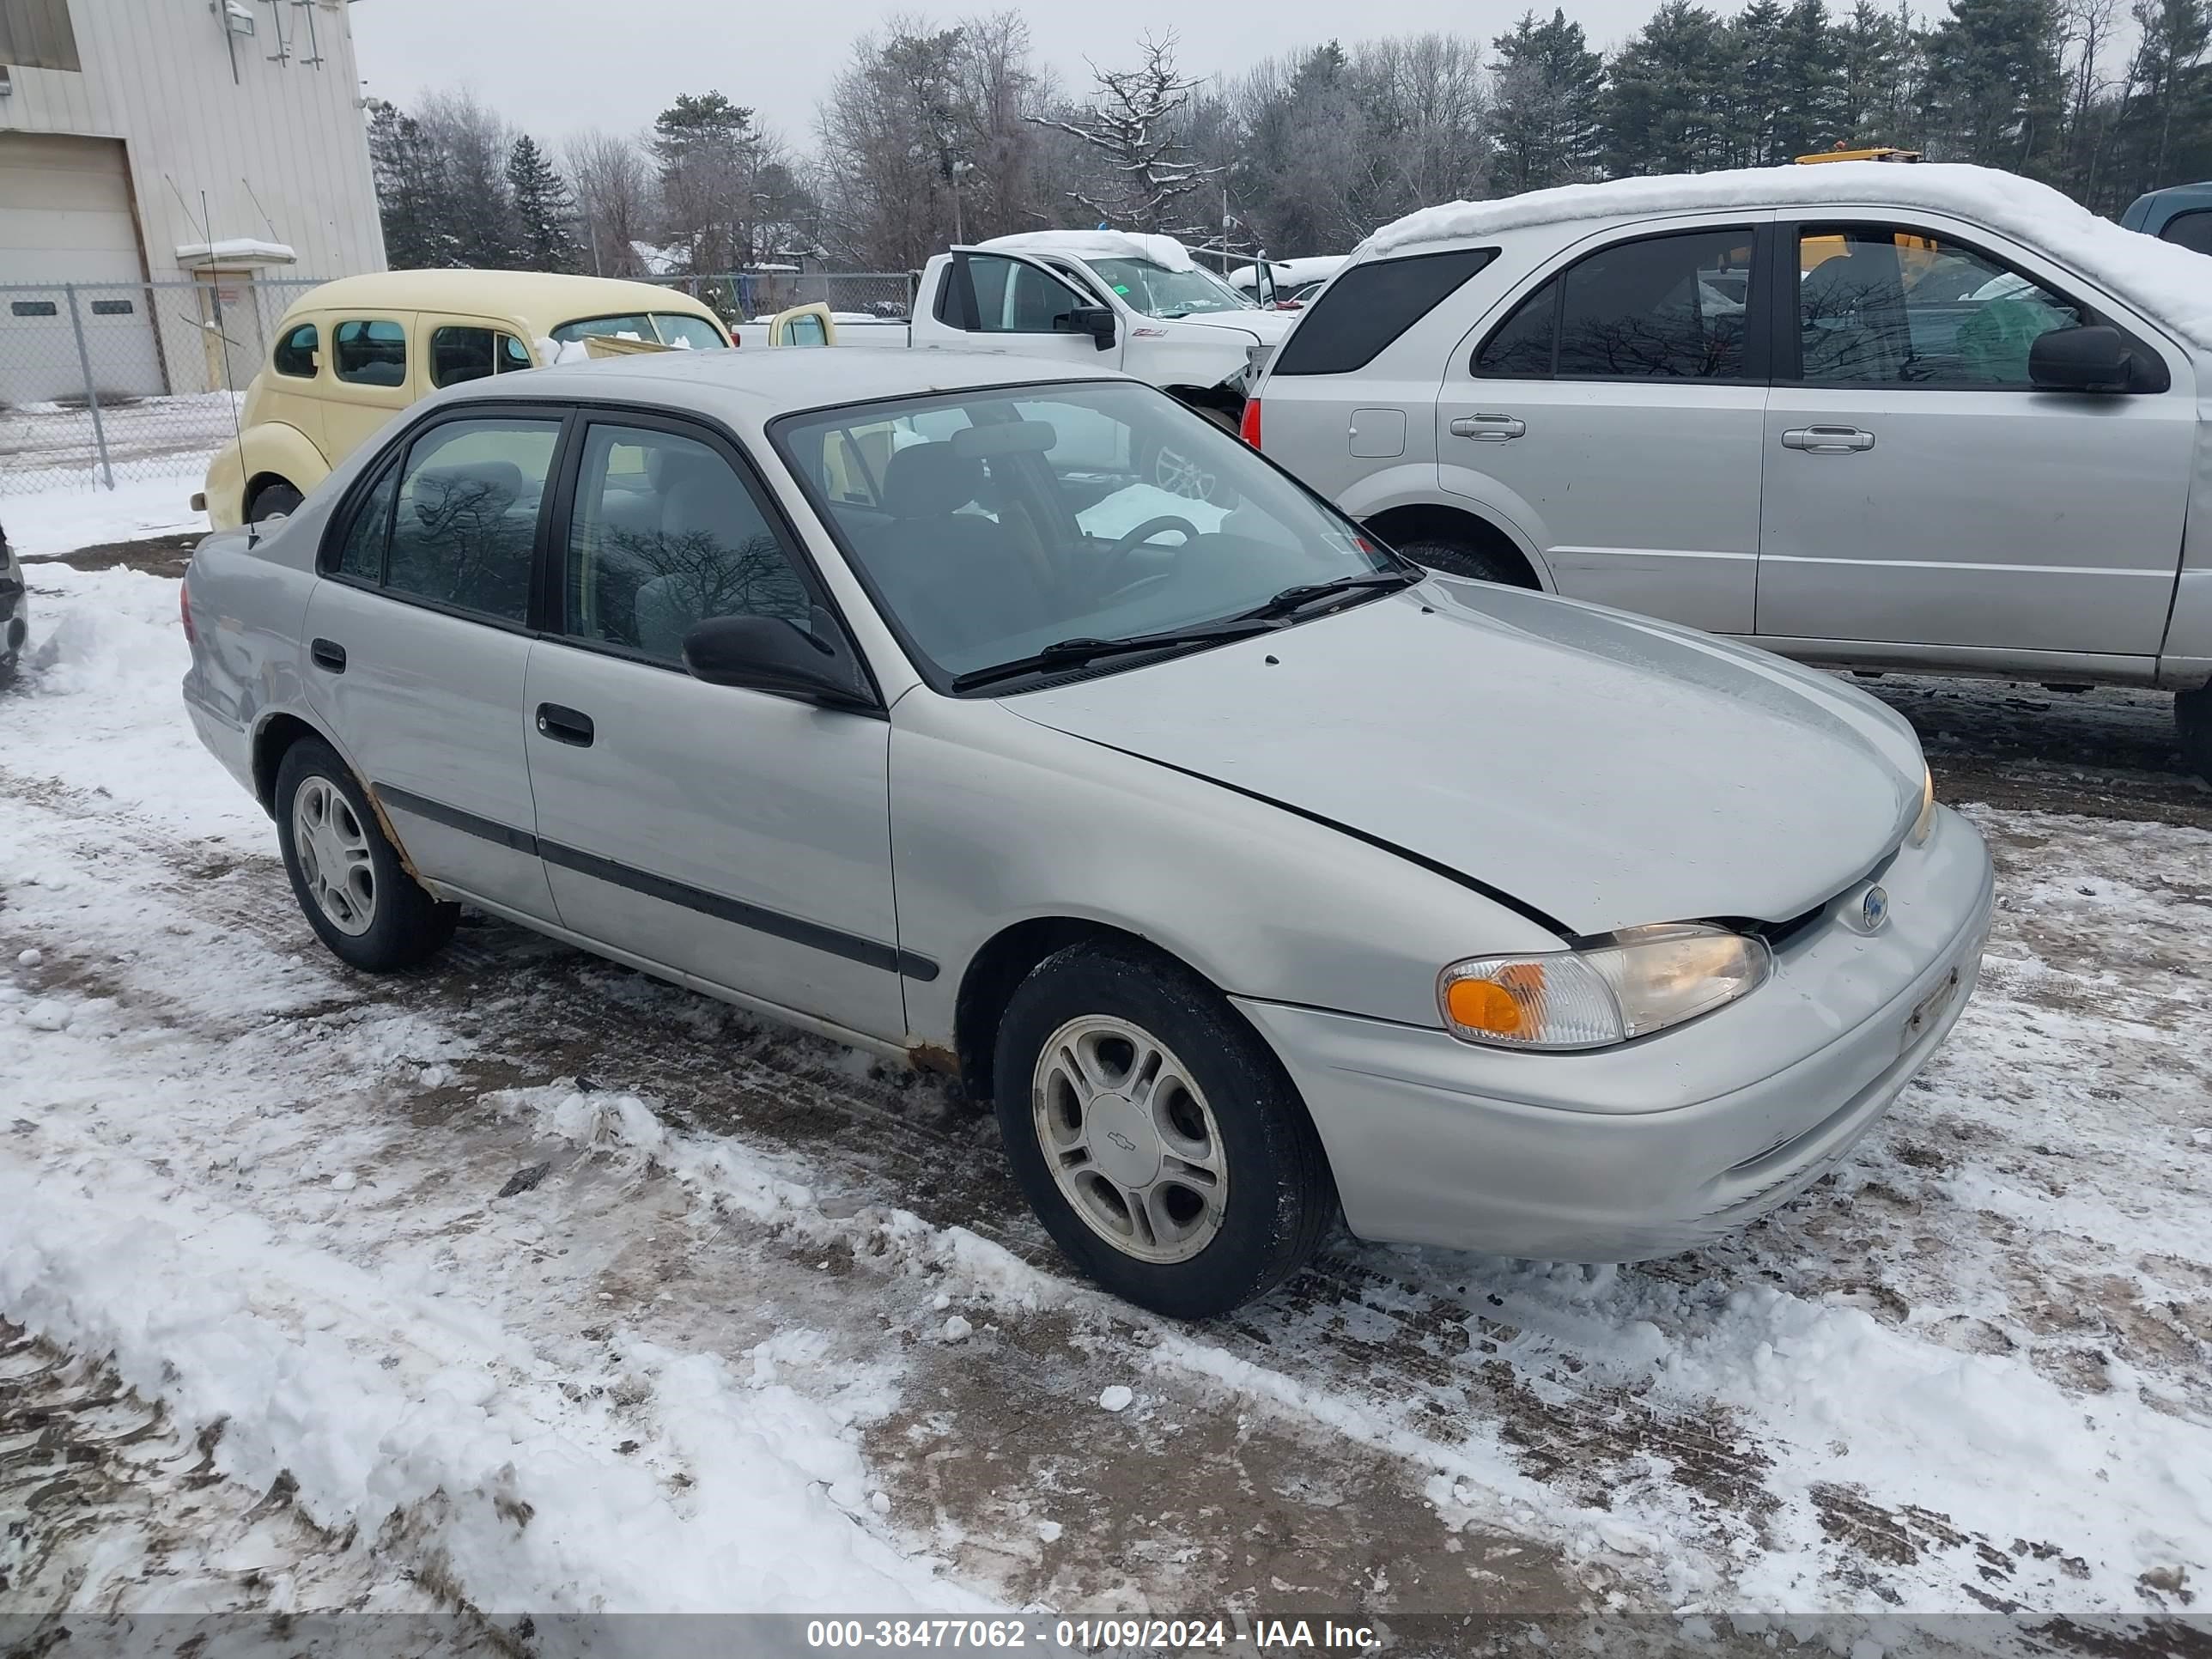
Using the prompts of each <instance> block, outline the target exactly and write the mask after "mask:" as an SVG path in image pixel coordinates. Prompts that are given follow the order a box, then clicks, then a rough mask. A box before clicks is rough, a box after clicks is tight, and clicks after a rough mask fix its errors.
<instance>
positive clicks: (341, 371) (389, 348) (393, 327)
mask: <svg viewBox="0 0 2212 1659" xmlns="http://www.w3.org/2000/svg"><path fill="white" fill-rule="evenodd" d="M331 346H332V348H333V349H334V350H335V352H336V355H337V362H336V364H335V366H334V367H335V368H336V371H337V377H338V379H340V380H345V381H348V382H349V383H351V384H352V385H354V386H404V385H406V384H407V331H406V330H405V329H404V328H402V327H400V325H398V324H397V323H340V324H339V325H337V327H336V328H334V329H332V330H331Z"/></svg>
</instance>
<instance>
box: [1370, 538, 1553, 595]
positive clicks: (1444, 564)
mask: <svg viewBox="0 0 2212 1659" xmlns="http://www.w3.org/2000/svg"><path fill="white" fill-rule="evenodd" d="M1394 545H1395V547H1396V548H1397V550H1398V551H1399V552H1401V553H1402V554H1404V555H1405V556H1407V558H1409V559H1411V560H1412V561H1413V562H1414V563H1415V564H1418V565H1425V566H1426V567H1427V568H1429V569H1431V570H1436V571H1441V572H1442V573H1443V574H1445V575H1447V576H1471V577H1473V578H1474V580H1477V581H1481V582H1497V583H1498V584H1500V585H1501V586H1506V587H1528V586H1531V585H1532V584H1531V583H1530V582H1529V580H1528V568H1527V567H1526V566H1524V565H1523V564H1522V562H1520V560H1518V559H1517V558H1515V557H1514V556H1511V555H1510V554H1507V553H1501V552H1499V551H1498V550H1497V549H1496V548H1492V547H1476V546H1474V545H1473V544H1469V543H1467V542H1455V541H1447V540H1445V539H1444V538H1442V537H1435V536H1423V537H1420V538H1417V539H1415V540H1413V541H1406V542H1398V543H1395V544H1394Z"/></svg>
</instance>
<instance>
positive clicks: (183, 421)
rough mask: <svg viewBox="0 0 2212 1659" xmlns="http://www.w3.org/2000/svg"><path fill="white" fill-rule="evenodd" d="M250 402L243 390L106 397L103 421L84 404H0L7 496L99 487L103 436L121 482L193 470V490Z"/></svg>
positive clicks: (2, 485)
mask: <svg viewBox="0 0 2212 1659" xmlns="http://www.w3.org/2000/svg"><path fill="white" fill-rule="evenodd" d="M244 402H245V392H243V390H241V391H240V392H235V393H233V392H193V393H189V394H186V395H184V396H181V397H174V398H123V399H120V400H117V401H110V402H106V403H103V404H101V405H100V421H99V424H98V426H97V428H95V427H94V422H93V416H92V410H90V409H89V408H88V407H86V406H84V405H82V404H0V469H4V474H0V477H3V478H4V482H0V496H6V495H24V494H30V493H44V492H47V491H56V490H72V489H74V490H87V489H94V488H96V487H97V486H98V480H99V477H100V470H99V469H100V441H102V440H103V439H104V440H105V441H106V446H107V458H108V464H109V465H110V466H112V468H113V469H114V472H115V477H116V480H117V482H118V483H126V484H127V483H131V482H134V481H143V480H147V479H162V480H173V479H176V478H185V477H188V478H190V479H191V480H192V482H191V483H189V484H186V485H185V492H184V493H185V494H186V495H190V494H191V492H192V490H194V489H197V488H198V481H199V478H200V477H201V475H202V474H204V472H205V471H207V458H208V457H209V455H210V454H211V453H214V452H215V451H216V449H219V448H220V447H222V445H223V444H225V443H227V442H228V441H231V439H232V438H233V437H234V435H235V433H236V425H235V422H236V411H237V410H238V409H239V407H240V405H241V404H243V403H244ZM171 488H172V489H174V485H173V484H172V485H171Z"/></svg>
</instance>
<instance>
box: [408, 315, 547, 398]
mask: <svg viewBox="0 0 2212 1659" xmlns="http://www.w3.org/2000/svg"><path fill="white" fill-rule="evenodd" d="M529 367H530V349H529V348H528V347H527V346H526V345H524V344H523V343H522V342H521V341H520V340H518V339H516V338H515V337H514V336H513V335H512V334H502V333H501V332H500V331H498V330H496V329H489V328H465V327H459V326H456V325H447V326H446V327H443V328H441V329H439V330H437V331H435V332H434V333H433V334H432V335H431V336H430V384H431V385H432V386H453V385H455V384H457V383H459V381H462V380H483V378H484V377H485V376H486V375H488V374H512V373H513V371H515V370H516V369H519V368H529Z"/></svg>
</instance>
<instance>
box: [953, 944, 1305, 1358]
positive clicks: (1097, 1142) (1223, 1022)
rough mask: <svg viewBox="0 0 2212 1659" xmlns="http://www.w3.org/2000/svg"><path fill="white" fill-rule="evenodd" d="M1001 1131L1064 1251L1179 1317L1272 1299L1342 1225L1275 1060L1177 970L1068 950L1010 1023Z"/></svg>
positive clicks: (1002, 1061)
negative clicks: (1335, 1225) (1335, 1223)
mask: <svg viewBox="0 0 2212 1659" xmlns="http://www.w3.org/2000/svg"><path fill="white" fill-rule="evenodd" d="M994 1077H995V1078H996V1079H997V1096H998V1099H997V1109H998V1116H999V1127H1000V1133H1001V1135H1002V1137H1003V1138H1004V1139H1005V1142H1006V1156H1007V1158H1008V1160H1009V1161H1010V1162H1011V1163H1012V1165H1013V1170H1014V1176H1015V1178H1016V1179H1017V1180H1018V1182H1020V1183H1021V1187H1022V1190H1023V1192H1024V1194H1026V1195H1027V1197H1028V1199H1029V1200H1030V1206H1031V1207H1032V1208H1033V1209H1034V1210H1035V1211H1036V1214H1037V1218H1038V1219H1039V1220H1040V1221H1042V1223H1043V1224H1044V1227H1045V1231H1047V1232H1048V1233H1050V1234H1051V1235H1052V1238H1053V1242H1054V1243H1056V1244H1058V1245H1059V1246H1060V1249H1061V1250H1062V1251H1063V1252H1064V1253H1065V1254H1066V1255H1067V1257H1068V1259H1069V1260H1070V1261H1073V1263H1074V1264H1075V1265H1076V1266H1077V1267H1079V1268H1081V1269H1082V1270H1083V1272H1084V1273H1085V1274H1087V1275H1088V1276H1089V1277H1090V1278H1091V1279H1095V1280H1097V1282H1098V1283H1099V1284H1100V1285H1103V1286H1104V1287H1105V1288H1106V1289H1108V1290H1109V1291H1113V1292H1114V1294H1115V1295H1116V1296H1119V1297H1122V1298H1123V1299H1124V1300H1126V1301H1129V1302H1133V1303H1135V1304H1137V1305H1138V1306H1139V1307H1142V1308H1149V1309H1151V1310H1152V1311H1153V1312H1155V1313H1161V1314H1166V1315H1168V1316H1170V1317H1173V1318H1177V1319H1202V1318H1206V1317H1208V1316H1212V1315H1215V1314H1223V1313H1227V1312H1228V1311H1230V1310H1231V1309H1233V1308H1237V1307H1239V1306H1241V1305H1243V1304H1244V1303H1247V1302H1249V1301H1251V1300H1253V1299H1254V1298H1255V1297H1261V1296H1265V1295H1266V1294H1267V1292H1268V1291H1272V1290H1273V1289H1274V1288H1275V1286H1276V1285H1279V1284H1281V1283H1282V1282H1283V1280H1284V1279H1287V1278H1289V1277H1290V1275H1291V1273H1295V1272H1296V1271H1297V1269H1298V1268H1299V1267H1303V1266H1304V1264H1305V1263H1306V1261H1308V1260H1310V1258H1311V1256H1312V1255H1313V1254H1314V1251H1315V1250H1316V1249H1317V1248H1319V1246H1320V1243H1321V1240H1322V1235H1323V1234H1324V1233H1325V1232H1326V1231H1328V1225H1329V1224H1330V1222H1331V1221H1332V1220H1333V1219H1334V1217H1335V1214H1336V1189H1335V1187H1334V1183H1333V1182H1331V1180H1330V1178H1329V1172H1328V1159H1327V1158H1326V1156H1325V1155H1324V1153H1323V1152H1322V1146H1321V1140H1320V1137H1319V1136H1317V1135H1316V1133H1314V1127H1313V1123H1312V1121H1311V1120H1310V1118H1308V1116H1307V1115H1306V1110H1305V1106H1304V1103H1303V1102H1301V1101H1300V1100H1299V1098H1298V1095H1297V1090H1296V1089H1295V1088H1294V1087H1293V1086H1292V1085H1291V1080H1290V1079H1289V1077H1288V1076H1287V1075H1286V1074H1285V1073H1284V1071H1283V1068H1282V1066H1281V1064H1280V1063H1279V1061H1278V1060H1276V1058H1275V1056H1274V1054H1273V1051H1271V1050H1270V1049H1269V1048H1267V1045H1266V1044H1265V1043H1264V1042H1261V1039H1260V1037H1259V1036H1258V1034H1257V1033H1255V1031H1253V1030H1252V1029H1251V1028H1250V1027H1249V1025H1247V1024H1244V1022H1243V1020H1241V1019H1240V1018H1237V1013H1236V1012H1235V1011H1234V1010H1233V1009H1232V1008H1231V1007H1230V1006H1229V1005H1228V1003H1227V1002H1226V1001H1225V1000H1223V998H1222V996H1221V994H1219V993H1218V991H1216V990H1214V988H1213V987H1212V986H1210V985H1208V984H1206V982H1205V981H1203V980H1200V979H1199V978H1198V977H1196V976H1195V975H1193V974H1191V973H1189V972H1188V970H1186V969H1183V968H1182V966H1180V964H1178V963H1174V962H1171V961H1169V960H1168V959H1166V958H1164V957H1160V956H1158V955H1156V954H1154V953H1153V952H1152V951H1146V950H1144V949H1143V948H1141V947H1139V946H1135V945H1122V944H1096V943H1086V944H1081V945H1070V946H1069V947H1068V948H1067V949H1066V950H1064V951H1060V952H1059V953H1058V954H1056V955H1054V956H1052V957H1048V958H1047V959H1046V960H1045V961H1044V962H1042V963H1040V964H1038V966H1037V967H1036V968H1035V969H1032V970H1031V971H1030V975H1029V976H1028V977H1027V978H1026V979H1024V981H1022V982H1021V984H1020V985H1019V986H1018V987H1016V989H1015V992H1014V994H1013V998H1012V1001H1011V1002H1010V1003H1009V1004H1008V1005H1007V1008H1006V1017H1005V1018H1004V1019H1003V1020H1002V1021H1001V1022H1000V1027H999V1038H998V1050H997V1058H996V1066H995V1069H994Z"/></svg>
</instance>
